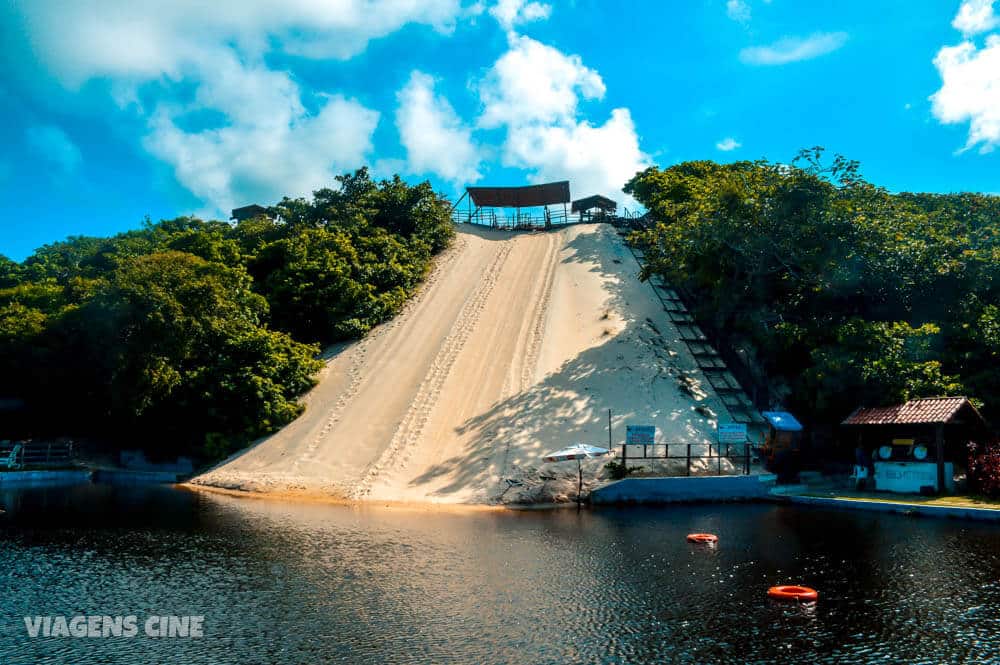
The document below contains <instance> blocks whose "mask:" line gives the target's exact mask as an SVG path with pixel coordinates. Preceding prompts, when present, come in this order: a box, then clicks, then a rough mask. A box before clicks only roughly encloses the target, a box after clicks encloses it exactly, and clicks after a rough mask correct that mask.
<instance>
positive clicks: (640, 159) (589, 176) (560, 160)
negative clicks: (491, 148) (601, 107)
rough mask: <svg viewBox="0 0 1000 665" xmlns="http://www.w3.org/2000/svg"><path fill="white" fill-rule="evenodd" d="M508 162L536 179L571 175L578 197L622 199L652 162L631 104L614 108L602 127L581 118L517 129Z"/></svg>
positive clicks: (509, 140)
mask: <svg viewBox="0 0 1000 665" xmlns="http://www.w3.org/2000/svg"><path fill="white" fill-rule="evenodd" d="M504 162H505V164H507V165H508V166H515V167H519V168H525V169H528V170H529V171H531V176H530V179H531V180H532V181H533V182H548V181H552V180H565V179H568V180H569V181H570V184H571V186H572V188H573V194H574V196H575V197H578V198H579V197H582V196H589V195H591V194H603V195H605V196H608V197H610V198H612V199H615V200H617V201H619V202H621V201H623V199H625V195H624V194H622V186H623V185H624V184H625V183H626V181H628V179H629V178H631V177H632V176H633V175H635V173H636V172H637V171H641V170H642V169H644V168H646V167H647V166H649V163H650V161H649V156H648V155H646V154H644V153H643V152H642V151H641V150H640V149H639V137H638V135H637V134H636V130H635V124H634V123H633V121H632V115H631V113H630V112H629V110H628V109H627V108H617V109H614V110H613V111H611V117H610V118H609V119H608V121H607V122H605V123H604V124H603V125H598V126H594V125H592V124H591V123H590V122H588V121H585V120H580V121H575V122H569V123H562V124H553V125H545V124H538V125H529V126H525V127H519V128H516V129H513V128H512V129H511V131H510V132H509V134H508V138H507V142H506V144H505V146H504ZM627 203H629V204H631V205H634V202H632V201H631V200H630V199H629V200H628V201H627Z"/></svg>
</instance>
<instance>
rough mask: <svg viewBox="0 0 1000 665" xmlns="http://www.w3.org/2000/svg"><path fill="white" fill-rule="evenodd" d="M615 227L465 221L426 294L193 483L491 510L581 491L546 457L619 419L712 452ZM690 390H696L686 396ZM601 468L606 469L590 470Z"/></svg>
mask: <svg viewBox="0 0 1000 665" xmlns="http://www.w3.org/2000/svg"><path fill="white" fill-rule="evenodd" d="M638 272H639V266H638V264H637V263H636V262H635V260H634V258H633V257H632V255H631V254H630V253H629V252H628V250H627V249H626V248H625V246H624V245H623V243H622V242H621V239H620V238H619V237H618V235H617V233H616V231H615V229H613V228H612V227H609V226H606V225H581V226H573V227H569V228H566V229H562V230H559V231H553V232H548V233H534V234H514V233H509V232H499V231H490V230H486V229H477V228H470V227H467V226H465V227H462V228H461V229H460V231H459V234H458V239H457V241H456V243H455V246H454V247H453V248H452V249H450V250H448V251H447V252H446V253H445V254H444V255H443V256H442V257H440V259H439V260H438V263H437V266H436V268H435V270H434V272H433V273H432V275H431V277H430V278H429V279H428V281H427V283H426V284H425V285H424V286H423V288H422V289H421V291H420V293H419V294H418V295H417V296H416V298H415V299H414V300H413V301H412V302H411V303H410V304H409V306H408V307H407V308H406V309H405V310H404V312H403V313H402V314H400V316H398V317H397V318H396V319H394V320H393V321H391V322H389V323H388V324H386V325H384V326H381V327H380V328H378V329H377V330H375V331H373V332H372V334H370V335H369V336H368V337H367V338H366V339H364V340H362V341H360V342H357V343H354V344H351V345H347V346H344V347H342V348H338V349H334V350H332V351H331V352H330V354H329V355H330V357H329V361H328V364H327V367H326V368H325V370H324V372H323V375H322V377H321V380H320V383H319V385H318V386H317V387H316V388H315V389H313V390H312V391H311V392H310V393H309V394H308V395H307V396H306V397H305V402H306V411H305V413H304V414H303V415H302V416H301V417H300V418H299V419H298V420H296V421H295V422H294V423H292V424H290V425H289V426H288V427H286V428H285V429H283V430H281V431H280V432H278V433H276V434H274V435H273V436H271V437H269V438H267V439H265V440H263V441H261V442H259V443H258V444H256V445H255V446H253V447H252V448H250V449H248V450H246V451H244V452H242V453H241V454H239V455H236V456H234V457H233V458H231V459H230V460H227V461H226V462H225V463H223V464H221V465H219V466H218V467H217V468H215V469H213V470H211V471H210V472H208V473H205V474H203V475H201V476H199V477H197V478H195V479H194V480H193V481H192V482H193V483H195V484H201V485H210V486H215V487H223V488H229V489H238V490H247V491H256V492H282V493H285V492H304V493H310V494H322V495H325V496H332V497H338V498H344V499H361V500H364V499H372V500H380V501H386V500H391V501H421V502H428V501H429V502H447V503H494V502H507V501H526V500H535V499H551V498H557V499H558V498H562V497H561V496H559V495H565V494H566V493H567V492H569V491H570V488H571V487H572V491H573V492H575V483H573V482H571V481H572V479H575V473H576V469H575V466H574V465H572V464H562V465H547V464H542V463H541V461H540V457H541V456H542V454H543V453H544V452H546V451H550V450H554V449H557V448H561V447H564V446H566V445H569V444H572V443H576V442H583V443H593V444H597V445H606V444H607V441H608V434H607V410H608V409H611V410H612V412H613V414H614V417H613V425H614V434H615V442H616V443H619V442H620V440H621V438H623V437H624V429H625V427H624V426H625V424H626V423H634V424H655V425H656V426H657V427H658V431H659V436H660V437H661V439H662V440H663V441H665V442H672V443H695V444H700V445H702V446H704V445H705V444H707V442H708V441H710V440H712V438H713V431H714V421H713V420H710V419H709V418H708V417H706V416H705V415H703V414H704V413H706V412H705V410H704V409H700V410H695V407H696V406H701V407H707V408H708V409H710V410H711V412H714V413H715V414H718V415H719V416H720V417H722V418H723V419H727V417H728V414H727V413H726V410H725V407H724V406H723V405H722V403H721V402H720V401H719V400H718V399H717V398H716V396H714V395H713V394H711V390H710V388H709V387H708V385H707V382H706V381H704V380H703V377H702V376H701V375H700V373H699V372H698V370H697V369H696V365H695V363H694V359H693V358H692V357H691V356H690V354H689V353H688V351H687V348H686V347H685V346H684V345H683V344H682V343H680V342H679V341H678V340H677V331H676V329H675V328H674V326H673V325H672V324H671V323H669V321H668V319H667V317H666V315H665V313H664V312H663V310H662V307H661V306H660V304H659V302H658V300H657V299H656V297H655V295H654V293H653V291H652V287H650V286H649V285H648V284H643V283H641V282H639V281H638V279H637V275H638ZM692 393H693V394H692ZM589 466H590V467H591V468H590V471H591V477H596V476H597V475H599V473H598V472H599V471H600V468H601V466H602V463H601V462H600V461H594V462H591V463H590V465H589Z"/></svg>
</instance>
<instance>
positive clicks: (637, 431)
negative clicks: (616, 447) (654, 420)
mask: <svg viewBox="0 0 1000 665" xmlns="http://www.w3.org/2000/svg"><path fill="white" fill-rule="evenodd" d="M655 440H656V426H655V425H626V426H625V443H626V444H628V445H630V446H651V445H653V443H654V442H655Z"/></svg>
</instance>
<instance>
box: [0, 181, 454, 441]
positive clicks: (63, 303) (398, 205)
mask: <svg viewBox="0 0 1000 665" xmlns="http://www.w3.org/2000/svg"><path fill="white" fill-rule="evenodd" d="M337 180H338V184H339V187H338V188H337V189H324V190H320V191H318V192H315V194H314V196H313V198H312V199H311V200H306V199H284V200H282V201H281V203H280V204H278V205H277V206H275V207H274V208H272V209H270V210H269V215H267V216H260V217H257V218H254V219H248V220H244V221H241V222H239V223H237V224H229V223H225V222H217V221H202V220H199V219H196V218H191V217H182V218H178V219H174V220H165V221H162V222H159V223H155V224H154V223H151V222H149V221H148V220H147V221H146V223H145V225H144V226H143V228H141V229H139V230H135V231H129V232H127V233H123V234H120V235H117V236H114V237H112V238H89V237H76V238H70V239H68V240H66V241H64V242H58V243H53V244H51V245H46V246H44V247H42V248H40V249H38V250H37V251H36V252H35V253H34V254H32V255H31V256H30V257H28V258H27V259H26V260H24V261H23V262H21V263H17V262H14V261H11V260H9V259H7V258H6V257H2V256H0V397H2V398H8V399H9V398H15V399H16V400H17V401H18V402H20V403H23V404H25V405H26V411H24V412H22V413H19V414H18V416H19V421H18V423H17V425H16V427H17V429H18V430H19V431H16V432H10V433H7V434H8V435H10V434H14V435H45V434H77V435H81V434H82V435H91V436H97V437H102V438H108V439H111V440H115V441H119V442H123V443H127V444H128V445H129V446H146V447H147V448H148V449H149V450H150V452H152V453H154V454H155V453H157V452H159V453H162V454H164V455H172V454H176V453H178V452H186V453H196V454H197V453H200V454H203V455H207V456H209V457H215V456H218V455H222V454H224V453H226V452H228V451H230V450H232V449H233V448H235V447H237V446H239V445H241V444H243V443H245V442H247V441H248V440H250V439H252V438H255V437H258V436H261V435H263V434H266V433H268V432H271V431H273V430H275V429H276V428H278V427H280V426H282V425H283V424H285V423H287V422H289V421H291V420H292V419H294V418H295V417H296V416H297V415H298V413H299V412H300V409H301V406H300V405H299V403H298V402H297V400H296V398H297V396H298V395H300V394H301V393H302V392H303V391H304V390H306V389H308V388H309V387H310V386H312V385H313V382H314V379H313V376H314V375H315V373H316V372H317V371H318V370H319V369H320V367H321V363H320V361H319V360H317V359H316V358H317V355H318V353H319V345H321V344H327V343H331V342H335V341H340V340H345V339H350V338H354V337H359V336H361V335H364V334H365V333H366V332H368V331H369V330H370V329H371V328H372V326H374V325H376V324H378V323H380V322H382V321H384V320H386V319H387V318H389V317H391V316H392V315H393V314H395V313H396V312H398V311H399V309H400V307H401V306H402V305H403V303H404V301H405V300H406V298H407V297H408V296H409V295H410V294H411V293H412V292H413V290H414V288H415V287H416V286H417V285H418V283H419V282H420V280H421V279H422V278H423V277H424V276H425V275H426V273H427V271H428V269H429V267H430V260H431V257H432V255H433V254H434V253H436V252H438V251H440V250H441V249H443V248H444V247H446V246H447V244H448V243H449V241H450V239H451V237H452V234H453V230H452V228H451V224H450V221H449V219H450V205H449V203H448V202H447V201H446V200H445V199H443V198H442V197H440V196H438V195H436V194H435V193H434V192H433V190H432V189H431V187H430V185H429V184H427V183H423V184H419V185H416V186H411V185H408V184H407V183H405V182H403V181H402V180H400V179H399V178H398V177H396V178H394V179H392V180H386V181H381V182H376V181H373V180H372V179H371V178H370V177H369V175H368V172H367V171H366V170H365V169H361V170H359V171H357V172H355V173H353V174H348V175H344V176H341V177H339V178H338V179H337ZM9 427H11V425H10V424H8V428H9ZM5 433H6V432H5Z"/></svg>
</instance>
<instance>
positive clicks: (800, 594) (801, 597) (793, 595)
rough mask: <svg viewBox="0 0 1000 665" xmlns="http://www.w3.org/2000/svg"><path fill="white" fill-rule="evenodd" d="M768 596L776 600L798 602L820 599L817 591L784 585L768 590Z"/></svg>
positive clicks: (804, 587)
mask: <svg viewBox="0 0 1000 665" xmlns="http://www.w3.org/2000/svg"><path fill="white" fill-rule="evenodd" d="M767 595H768V596H769V597H771V598H774V599H776V600H797V601H800V602H807V603H808V602H811V601H814V600H816V599H817V598H819V593H818V592H817V591H816V589H810V588H809V587H807V586H798V585H795V584H783V585H780V586H773V587H771V588H770V589H768V590H767Z"/></svg>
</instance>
